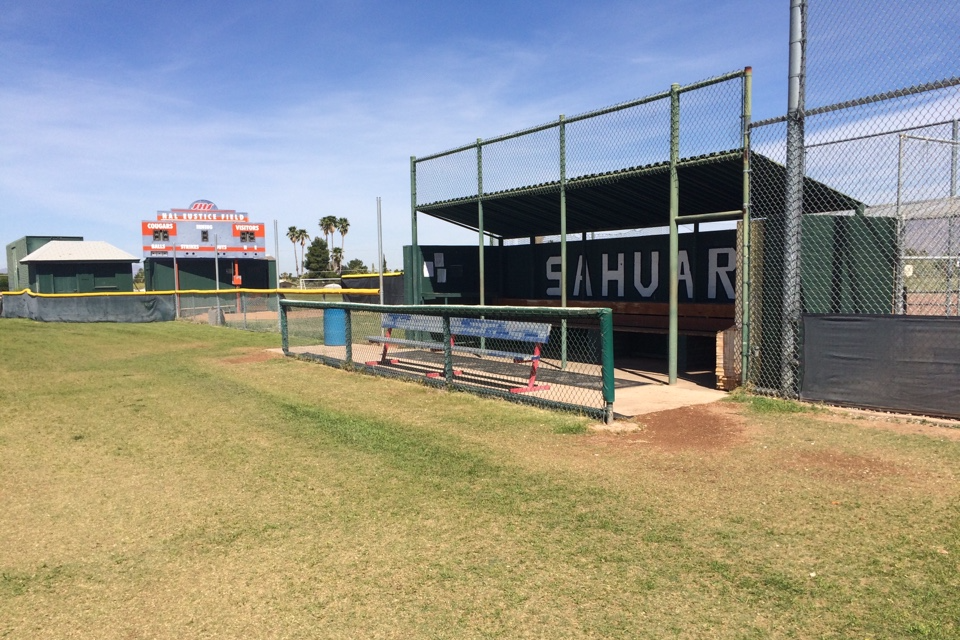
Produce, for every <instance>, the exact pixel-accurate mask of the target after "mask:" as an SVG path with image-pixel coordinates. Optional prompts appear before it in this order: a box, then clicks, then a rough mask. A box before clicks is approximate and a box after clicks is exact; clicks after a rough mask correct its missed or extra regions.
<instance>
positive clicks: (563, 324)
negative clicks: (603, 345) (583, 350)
mask: <svg viewBox="0 0 960 640" xmlns="http://www.w3.org/2000/svg"><path fill="white" fill-rule="evenodd" d="M560 306H561V307H566V306H567V123H566V118H565V117H564V115H563V114H560ZM560 368H561V369H566V368H567V320H566V318H564V319H563V320H561V321H560Z"/></svg>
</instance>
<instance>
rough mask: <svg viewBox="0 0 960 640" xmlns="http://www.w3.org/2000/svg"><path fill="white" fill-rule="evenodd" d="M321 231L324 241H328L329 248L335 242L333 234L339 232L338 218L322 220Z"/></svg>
mask: <svg viewBox="0 0 960 640" xmlns="http://www.w3.org/2000/svg"><path fill="white" fill-rule="evenodd" d="M320 230H321V231H323V239H324V240H326V241H327V247H329V246H330V244H331V243H332V242H333V232H334V231H336V230H337V216H323V217H322V218H320Z"/></svg>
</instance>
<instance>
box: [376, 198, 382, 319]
mask: <svg viewBox="0 0 960 640" xmlns="http://www.w3.org/2000/svg"><path fill="white" fill-rule="evenodd" d="M377 256H378V257H377V271H379V272H380V304H383V224H382V223H381V218H380V196H377Z"/></svg>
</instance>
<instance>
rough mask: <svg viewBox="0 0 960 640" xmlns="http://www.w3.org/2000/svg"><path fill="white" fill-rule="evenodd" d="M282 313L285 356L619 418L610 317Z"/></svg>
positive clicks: (326, 306) (497, 310)
mask: <svg viewBox="0 0 960 640" xmlns="http://www.w3.org/2000/svg"><path fill="white" fill-rule="evenodd" d="M280 304H281V326H282V341H283V348H284V352H285V353H286V354H287V355H291V356H296V357H301V358H306V359H312V360H318V361H321V362H324V363H326V364H329V365H332V366H336V367H344V368H351V369H355V370H360V371H365V372H368V373H373V374H376V375H383V376H392V377H400V378H408V379H414V380H418V381H422V382H424V383H426V384H433V385H436V386H442V387H446V388H449V389H455V390H461V391H470V392H473V393H478V394H481V395H488V396H499V397H501V398H506V399H509V400H513V401H517V402H523V403H527V404H533V405H536V406H541V407H545V408H554V409H557V408H559V409H565V410H573V411H577V412H579V413H584V414H587V415H591V416H594V417H597V418H599V419H604V420H606V421H609V420H611V419H612V417H613V402H614V384H615V382H614V370H613V325H612V320H611V314H610V311H609V310H607V309H542V308H508V307H484V308H480V307H475V306H423V305H418V306H390V305H384V306H381V305H370V304H351V303H333V302H327V303H325V302H311V301H303V300H283V301H282V302H281V303H280Z"/></svg>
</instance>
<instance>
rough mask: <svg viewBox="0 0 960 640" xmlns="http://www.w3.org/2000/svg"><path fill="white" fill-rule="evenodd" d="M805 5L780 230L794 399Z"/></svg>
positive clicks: (796, 1) (785, 338)
mask: <svg viewBox="0 0 960 640" xmlns="http://www.w3.org/2000/svg"><path fill="white" fill-rule="evenodd" d="M806 4H807V3H806V1H805V0H791V2H790V73H789V94H788V104H787V158H786V174H787V175H786V194H785V207H784V208H785V211H784V230H783V234H784V243H783V245H784V246H783V254H784V255H783V263H784V275H783V309H782V315H783V323H782V328H783V333H782V343H781V353H780V358H781V360H780V392H781V394H782V395H784V396H786V397H796V396H797V394H798V389H797V373H798V371H797V367H798V359H797V349H798V346H799V345H798V342H797V338H798V336H799V331H800V233H801V228H800V221H801V216H802V214H803V175H804V166H803V165H804V149H803V143H804V135H803V118H804V113H803V110H804V82H805V78H804V75H805V73H804V72H805V65H806V63H805V52H804V49H805V45H806V40H805V37H806V25H805V18H806Z"/></svg>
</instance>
